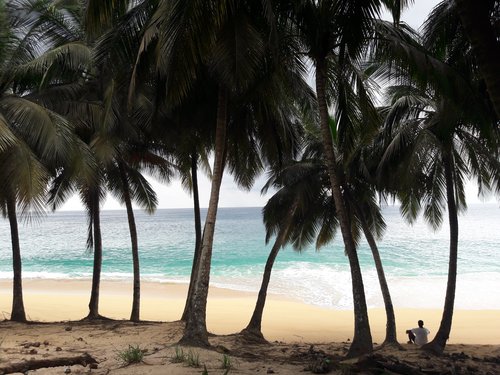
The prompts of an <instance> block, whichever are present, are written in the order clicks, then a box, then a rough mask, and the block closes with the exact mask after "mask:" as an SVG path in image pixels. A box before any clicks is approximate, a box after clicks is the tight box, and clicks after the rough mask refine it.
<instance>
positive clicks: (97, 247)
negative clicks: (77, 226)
mask: <svg viewBox="0 0 500 375" xmlns="http://www.w3.org/2000/svg"><path fill="white" fill-rule="evenodd" d="M90 215H92V226H93V230H94V268H93V271H92V290H91V292H90V302H89V314H88V315H87V317H86V319H89V320H93V319H99V318H101V316H100V315H99V288H100V284H101V268H102V238H101V220H100V212H99V193H98V192H97V191H94V192H93V193H92V209H91V212H90Z"/></svg>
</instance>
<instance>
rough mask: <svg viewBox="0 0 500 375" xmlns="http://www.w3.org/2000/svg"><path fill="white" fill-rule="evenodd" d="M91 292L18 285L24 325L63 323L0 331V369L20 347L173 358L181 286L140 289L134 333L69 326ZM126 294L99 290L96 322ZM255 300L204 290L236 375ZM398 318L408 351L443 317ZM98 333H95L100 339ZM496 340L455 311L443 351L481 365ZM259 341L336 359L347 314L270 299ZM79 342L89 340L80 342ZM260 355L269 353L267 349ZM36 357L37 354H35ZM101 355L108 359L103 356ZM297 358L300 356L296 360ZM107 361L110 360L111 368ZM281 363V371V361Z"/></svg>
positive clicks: (491, 316)
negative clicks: (408, 332) (143, 352)
mask: <svg viewBox="0 0 500 375" xmlns="http://www.w3.org/2000/svg"><path fill="white" fill-rule="evenodd" d="M89 290H90V281H87V280H26V281H25V282H24V293H25V307H26V312H27V315H28V317H29V319H30V320H32V321H37V322H42V323H47V322H61V323H54V324H39V325H37V324H35V325H32V324H30V325H19V324H15V323H8V322H4V323H1V325H0V343H1V345H0V348H2V349H3V353H2V352H0V356H1V357H0V365H1V364H2V361H4V362H5V360H7V361H9V360H16V359H19V360H20V359H22V358H25V357H26V354H27V353H28V354H29V351H25V353H24V352H23V351H22V350H21V351H19V349H18V350H17V351H16V350H15V348H19V347H23V346H22V345H25V344H26V342H28V343H30V342H43V341H47V342H49V343H51V344H50V345H56V346H58V347H60V348H64V347H66V348H68V346H69V347H70V349H69V352H71V353H74V352H80V351H82V350H86V351H91V349H92V348H94V349H96V348H99V350H98V352H99V353H100V356H99V361H100V363H101V362H103V356H104V357H105V358H106V360H104V362H106V361H108V362H106V363H107V365H106V366H107V368H108V369H109V368H113V366H115V367H116V368H117V369H118V368H120V369H121V368H122V367H121V366H120V364H119V362H118V361H117V360H116V351H117V350H118V349H117V348H119V347H122V346H124V345H128V344H131V345H132V344H136V345H137V344H140V345H141V347H144V348H147V349H148V351H149V352H148V353H149V354H150V355H152V357H151V359H153V358H156V357H155V356H153V353H156V352H158V351H162V353H163V354H162V356H159V357H158V358H159V359H158V360H160V359H161V361H162V363H163V364H164V362H165V358H166V357H171V356H172V355H173V354H172V353H173V349H172V346H173V345H175V343H176V342H177V340H178V339H179V338H180V337H181V333H182V324H181V323H178V322H175V321H176V320H178V319H179V317H180V315H181V313H182V309H183V306H184V301H185V296H186V293H187V286H186V285H184V284H168V283H143V284H142V295H141V296H142V301H141V302H142V313H141V318H142V319H143V320H146V321H151V322H155V323H150V324H145V325H139V326H137V325H134V324H132V323H128V322H116V321H115V322H114V323H113V326H112V327H111V328H110V326H109V325H108V326H107V325H106V324H103V323H100V324H97V326H95V325H89V324H88V323H78V322H75V321H77V320H79V319H81V318H83V317H84V316H85V315H86V313H87V303H88V298H89ZM131 291H132V284H131V283H130V282H119V281H105V282H103V283H102V287H101V303H100V306H101V309H100V312H101V314H102V315H104V316H106V317H109V318H112V319H115V320H118V321H120V320H125V319H127V318H128V316H129V314H130V306H131V294H132V293H131ZM10 294H11V284H10V282H6V281H3V282H0V311H1V313H2V314H3V318H4V319H7V318H8V317H9V311H10V304H11V296H10ZM255 299H256V293H250V292H239V291H234V290H228V289H219V288H211V289H210V294H209V302H208V307H207V324H208V329H209V331H210V332H211V333H213V334H215V335H217V336H215V338H214V339H212V340H213V341H214V342H215V344H216V346H217V345H219V346H222V347H225V348H229V347H232V349H231V353H234V355H235V356H240V357H242V358H240V360H239V361H240V362H241V363H240V367H241V368H240V370H238V371H239V372H238V371H237V372H235V373H254V372H255V368H254V369H253V370H251V369H250V368H249V367H248V366H247V365H245V366H243V365H242V364H243V362H244V358H245V355H244V353H247V354H248V351H249V350H251V349H250V347H249V346H248V345H243V344H241V343H239V344H238V340H236V339H230V337H234V336H226V335H230V334H234V333H238V332H239V331H241V330H242V329H243V328H244V327H245V325H246V324H247V322H248V319H249V317H250V315H251V313H252V310H253V307H254V304H255ZM369 314H370V325H371V329H372V335H373V340H374V342H375V343H381V342H382V340H383V336H384V332H385V313H384V311H383V310H382V309H371V310H370V312H369ZM396 317H397V327H398V331H399V336H398V339H399V341H400V342H401V343H406V337H405V335H404V331H405V329H407V328H411V327H414V326H415V325H416V320H418V319H423V320H424V321H425V325H426V326H427V327H428V328H429V329H430V331H431V338H432V336H433V332H435V331H436V330H437V328H438V326H439V322H440V318H441V311H439V310H417V309H397V310H396ZM69 321H73V322H69ZM166 322H171V323H166ZM68 325H72V326H73V328H72V330H71V331H69V332H68V331H66V330H65V328H66V327H67V326H68ZM139 327H142V328H139ZM99 332H101V333H100V334H99ZM498 332H500V311H498V310H457V311H456V312H455V315H454V322H453V329H452V333H451V337H450V340H449V344H450V345H448V349H447V350H452V351H453V350H455V351H457V350H458V352H463V351H467V350H469V351H471V353H472V354H470V356H471V358H472V357H473V356H478V355H479V356H480V355H481V353H483V352H484V353H486V354H484V353H483V356H486V357H488V356H495V355H500V349H499V348H500V346H499V344H500V336H499V335H498ZM263 333H264V335H265V337H266V338H267V339H268V340H269V341H271V342H274V346H276V347H275V348H274V349H273V351H272V352H273V353H275V352H276V351H278V352H280V351H281V354H285V353H289V351H290V350H292V349H291V348H296V349H297V350H299V351H300V350H303V352H304V353H306V352H307V350H308V348H310V345H311V344H314V345H315V347H317V348H321V350H320V349H318V350H320V351H321V352H323V351H330V352H331V353H336V352H338V354H339V355H341V354H342V351H345V348H346V345H348V343H349V341H350V340H351V339H352V334H353V313H352V311H342V310H332V309H325V308H320V307H316V306H311V305H306V304H304V303H302V302H300V301H294V300H289V299H285V298H283V297H279V296H275V295H270V296H269V298H268V302H267V304H266V309H265V313H264V320H263ZM85 335H87V336H86V337H84V336H85ZM99 337H100V338H99ZM75 338H76V340H79V338H81V339H82V340H79V341H77V346H74V343H70V341H71V342H73V341H75ZM68 340H69V341H68ZM235 340H236V341H235ZM83 341H85V342H87V345H82V342H83ZM90 342H92V343H90ZM237 344H238V345H239V346H238V345H237ZM20 345H21V346H20ZM404 346H405V347H408V348H407V349H408V350H410V351H411V352H412V353H413V352H415V356H416V357H415V358H417V359H418V358H419V357H418V356H419V355H420V354H419V353H418V350H417V349H416V348H414V347H412V346H410V345H407V344H404ZM155 348H156V349H155ZM238 348H239V349H238ZM328 348H329V349H328ZM49 349H50V347H49V346H47V351H49ZM262 350H263V349H262V348H260V347H259V348H254V349H253V351H256V352H258V353H261V354H262ZM265 350H266V351H267V350H271V348H267V349H265ZM36 351H37V352H38V350H36ZM397 352H398V351H395V352H394V353H392V354H393V355H400V353H397ZM23 353H24V354H23ZM102 353H108V354H105V355H104V354H102ZM113 353H114V354H113ZM203 353H204V354H203V356H205V357H206V358H207V359H206V360H205V362H204V363H209V364H210V365H209V366H212V368H214V366H215V367H216V366H217V362H218V361H220V356H221V354H220V353H217V352H211V351H203ZM242 353H243V354H242ZM266 353H267V352H266ZM23 355H25V357H23ZM155 355H156V354H155ZM296 355H298V354H297V353H296ZM304 355H305V354H304ZM262 356H263V357H262V359H260V360H259V361H261V362H262V361H263V362H262V363H260V362H259V366H264V367H265V366H271V367H272V366H274V368H275V369H276V368H277V369H281V370H280V372H279V373H290V374H293V373H295V372H294V371H296V370H297V367H294V368H292V369H286V368H281V367H279V366H278V365H277V364H276V363H277V362H276V361H275V360H269V358H268V357H269V356H271V357H270V358H272V355H271V354H262ZM406 356H408V354H406ZM28 357H29V356H28ZM35 357H36V356H35ZM410 357H411V356H410ZM110 358H115V359H113V360H112V361H111V362H109V360H110ZM266 358H267V359H266ZM25 359H26V358H25ZM210 361H212V362H210ZM266 361H267V362H270V364H267V362H266ZM153 362H154V361H153ZM281 362H283V360H281ZM281 362H280V363H281ZM284 363H285V364H286V363H287V361H285V362H284ZM102 366H104V365H102ZM102 366H101V367H102ZM176 366H177V367H175V368H178V369H179V371H181V372H178V373H179V374H181V373H200V371H199V370H197V371H194V369H192V368H185V366H181V365H180V364H176ZM299 366H302V368H303V367H304V364H303V363H300V364H299ZM492 366H494V364H492ZM73 367H78V366H73ZM79 367H82V366H79ZM285 367H286V366H285ZM493 368H494V367H493ZM275 369H274V370H273V371H276V370H275ZM294 369H295V370H294ZM0 370H1V366H0ZM40 371H49V372H40ZM50 371H52V370H47V369H46V370H38V371H37V373H52V372H50ZM54 371H55V370H54ZM117 371H118V370H117ZM119 371H122V372H116V373H136V372H134V371H135V370H134V371H132V372H126V371H125V370H119ZM123 371H125V372H123ZM141 371H142V370H141ZM169 371H170V370H169ZM172 371H173V370H172ZM176 371H177V370H176ZM183 371H184V372H183ZM190 371H191V372H190ZM218 371H219V370H218ZM286 371H288V372H286ZM499 371H500V369H499ZM0 373H1V371H0ZM54 373H57V372H54ZM59 373H60V372H59ZM152 373H156V372H152ZM158 373H162V372H158ZM168 373H176V372H168ZM210 373H212V372H210ZM276 373H278V372H276ZM493 373H494V372H493Z"/></svg>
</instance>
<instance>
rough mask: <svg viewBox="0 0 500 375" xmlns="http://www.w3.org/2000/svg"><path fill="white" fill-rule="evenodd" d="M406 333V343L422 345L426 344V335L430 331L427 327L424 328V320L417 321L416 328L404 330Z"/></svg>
mask: <svg viewBox="0 0 500 375" xmlns="http://www.w3.org/2000/svg"><path fill="white" fill-rule="evenodd" d="M406 333H407V334H408V338H409V339H410V341H408V344H417V345H424V344H427V336H428V335H429V333H431V332H430V331H429V330H428V329H427V328H424V321H423V320H419V321H418V328H412V329H408V330H407V331H406Z"/></svg>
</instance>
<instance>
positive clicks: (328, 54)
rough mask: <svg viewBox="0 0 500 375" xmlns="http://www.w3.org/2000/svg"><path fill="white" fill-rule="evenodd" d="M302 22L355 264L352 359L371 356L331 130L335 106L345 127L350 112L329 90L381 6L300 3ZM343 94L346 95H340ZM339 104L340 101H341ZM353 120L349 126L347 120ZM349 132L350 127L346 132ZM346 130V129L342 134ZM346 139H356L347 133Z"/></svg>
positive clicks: (338, 205) (326, 0)
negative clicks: (332, 109)
mask: <svg viewBox="0 0 500 375" xmlns="http://www.w3.org/2000/svg"><path fill="white" fill-rule="evenodd" d="M297 4H298V6H297V9H296V18H297V23H298V25H299V30H300V37H301V40H302V43H303V45H304V49H305V52H306V54H307V55H308V57H309V58H310V59H311V60H312V63H313V64H314V68H315V76H316V77H315V88H316V95H317V100H318V113H319V116H318V117H319V124H320V129H321V139H322V141H323V149H324V157H325V160H326V165H327V168H328V176H329V179H330V184H331V189H332V195H333V199H334V201H335V209H336V210H337V217H338V220H339V223H340V228H341V232H342V238H343V241H344V246H345V251H346V254H347V257H348V259H349V265H350V269H351V280H352V292H353V302H354V337H353V341H352V344H351V346H350V349H349V355H350V356H356V355H360V354H364V353H368V352H371V351H372V349H373V344H372V338H371V332H370V325H369V322H368V311H367V306H366V298H365V292H364V286H363V278H362V275H361V269H360V266H359V260H358V256H357V253H356V245H355V242H354V239H353V238H352V233H351V230H350V228H351V223H350V222H349V215H348V213H347V209H346V207H345V201H344V198H343V196H342V190H343V189H344V187H343V186H341V181H340V179H339V175H338V171H337V170H336V169H337V167H336V165H337V163H338V155H337V153H336V151H335V149H334V145H333V142H332V129H331V128H330V126H329V120H328V119H329V114H328V106H329V104H331V103H333V102H336V107H337V112H336V114H335V116H336V117H337V118H338V119H342V121H340V122H338V124H339V125H340V126H344V123H345V124H348V123H349V120H348V118H349V113H345V114H344V108H342V104H344V103H342V102H343V100H342V99H348V98H342V97H341V96H340V95H339V96H337V97H335V94H333V95H329V94H328V92H329V90H328V88H329V86H330V85H332V84H333V82H332V79H331V75H332V73H334V74H335V73H337V77H338V76H340V75H341V74H339V73H341V72H342V70H343V67H342V64H344V62H346V61H347V60H348V59H349V58H356V56H358V55H359V51H360V49H361V46H362V45H363V44H364V43H365V41H366V39H367V38H368V35H369V32H370V30H369V26H370V21H371V19H373V18H375V16H376V15H377V12H378V10H379V7H380V2H378V1H377V2H375V1H373V2H372V1H368V2H366V4H365V3H363V4H361V3H359V2H355V3H354V2H347V1H345V2H344V1H334V0H324V1H298V2H297ZM339 94H340V93H339ZM336 99H338V100H336ZM346 119H347V121H345V120H346ZM346 128H348V126H345V127H344V129H346ZM340 130H341V131H343V130H342V129H340ZM344 134H345V135H347V137H346V139H349V137H350V136H351V135H350V134H349V130H347V131H345V132H344Z"/></svg>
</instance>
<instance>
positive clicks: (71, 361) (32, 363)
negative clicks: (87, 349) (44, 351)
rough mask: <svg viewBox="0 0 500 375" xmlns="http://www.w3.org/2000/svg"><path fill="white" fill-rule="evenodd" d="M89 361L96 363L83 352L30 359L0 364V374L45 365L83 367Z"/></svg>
mask: <svg viewBox="0 0 500 375" xmlns="http://www.w3.org/2000/svg"><path fill="white" fill-rule="evenodd" d="M91 363H97V361H96V360H95V358H94V357H92V356H91V355H90V354H88V353H83V354H80V355H78V356H73V357H57V358H43V359H30V360H27V361H20V362H13V363H5V364H2V365H0V375H4V374H12V373H15V372H22V373H25V372H27V371H30V370H37V369H40V368H46V367H59V366H73V365H82V366H84V367H85V366H87V365H89V364H91Z"/></svg>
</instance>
